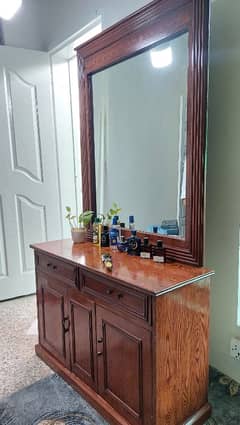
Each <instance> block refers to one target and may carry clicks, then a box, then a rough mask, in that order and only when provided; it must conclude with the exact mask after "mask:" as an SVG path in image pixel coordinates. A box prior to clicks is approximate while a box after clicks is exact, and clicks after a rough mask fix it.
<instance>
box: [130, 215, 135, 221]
mask: <svg viewBox="0 0 240 425" xmlns="http://www.w3.org/2000/svg"><path fill="white" fill-rule="evenodd" d="M129 223H134V215H130V216H129Z"/></svg>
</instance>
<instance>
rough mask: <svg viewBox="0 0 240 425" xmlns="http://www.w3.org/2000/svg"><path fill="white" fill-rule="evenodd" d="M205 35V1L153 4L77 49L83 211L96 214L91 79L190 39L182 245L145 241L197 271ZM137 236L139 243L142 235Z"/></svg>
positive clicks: (201, 228)
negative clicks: (139, 56) (182, 36)
mask: <svg viewBox="0 0 240 425" xmlns="http://www.w3.org/2000/svg"><path fill="white" fill-rule="evenodd" d="M208 31H209V0H156V1H153V2H151V3H150V4H148V5H146V6H145V7H143V8H142V9H140V10H138V11H137V12H135V13H133V14H132V15H130V16H128V17H127V18H126V19H123V20H122V21H120V22H118V23H117V24H115V25H113V26H112V27H110V28H108V29H107V30H105V31H103V32H102V33H100V34H99V35H97V36H96V37H94V38H93V39H91V40H90V41H88V42H86V43H84V44H83V45H81V46H79V47H78V48H77V49H76V50H77V55H78V66H79V90H80V126H81V157H82V185H83V209H84V210H88V209H90V210H93V211H96V180H95V157H94V128H93V94H92V75H93V74H94V73H96V72H98V71H101V70H103V69H105V68H107V67H109V66H111V65H113V64H116V63H118V62H121V61H123V60H125V59H127V58H129V57H131V56H134V55H136V54H139V53H141V52H143V51H144V50H146V49H148V48H149V47H150V46H154V45H155V44H156V43H159V42H160V41H161V40H165V39H166V40H168V39H171V38H174V37H175V36H177V35H180V34H181V33H184V32H188V33H189V69H188V98H187V185H186V194H187V195H186V234H185V239H184V240H183V239H180V238H178V237H173V236H171V237H170V236H166V235H159V234H154V233H147V235H148V236H149V239H150V241H151V242H154V241H155V242H156V240H157V239H160V238H161V239H162V240H163V242H164V244H165V246H166V249H167V257H168V258H169V259H173V260H177V261H180V262H184V263H190V264H194V265H197V266H200V265H202V262H203V233H204V182H205V180H204V178H205V176H204V174H205V173H204V167H205V164H204V159H205V138H206V108H207V59H208ZM126 233H127V231H126ZM138 234H139V236H140V237H143V236H144V235H145V234H146V233H145V232H141V231H139V232H138Z"/></svg>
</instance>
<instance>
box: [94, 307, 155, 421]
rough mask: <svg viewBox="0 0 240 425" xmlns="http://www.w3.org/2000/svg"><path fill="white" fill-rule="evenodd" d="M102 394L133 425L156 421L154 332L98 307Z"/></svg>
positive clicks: (98, 341)
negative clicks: (153, 370)
mask: <svg viewBox="0 0 240 425" xmlns="http://www.w3.org/2000/svg"><path fill="white" fill-rule="evenodd" d="M96 314H97V344H98V347H97V348H98V382H99V392H100V395H101V396H102V397H103V398H105V399H106V400H107V401H108V402H109V403H110V404H111V405H112V406H113V407H114V408H115V409H116V410H117V411H118V412H119V413H120V414H121V415H122V416H124V417H125V418H126V419H127V420H128V421H129V422H130V423H132V424H144V425H150V424H152V423H153V421H152V396H151V394H152V358H151V332H149V331H148V330H146V329H143V328H141V327H138V326H137V325H135V324H132V323H131V322H129V320H128V319H125V318H122V317H120V316H117V315H115V314H113V313H111V312H109V311H108V310H105V309H104V308H102V307H99V306H97V307H96Z"/></svg>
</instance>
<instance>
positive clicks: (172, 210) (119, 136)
mask: <svg viewBox="0 0 240 425" xmlns="http://www.w3.org/2000/svg"><path fill="white" fill-rule="evenodd" d="M187 85H188V33H184V34H181V35H179V36H177V37H176V38H174V39H172V40H170V41H167V42H166V41H165V42H162V43H158V44H157V45H155V46H154V48H152V47H151V48H149V49H147V50H146V51H144V52H143V53H141V54H139V55H137V56H134V57H132V58H129V59H127V60H125V61H122V62H120V63H118V64H115V65H113V66H111V67H109V68H107V69H105V70H103V71H101V72H98V73H96V74H95V75H93V77H92V93H93V116H94V148H95V149H94V150H95V173H96V201H97V211H98V212H99V213H103V212H105V211H107V210H108V209H109V207H110V206H111V205H112V203H113V202H117V203H118V204H119V205H120V206H121V208H122V213H121V220H122V221H124V222H126V223H127V222H128V216H129V215H134V216H135V220H136V228H137V229H139V230H142V231H147V232H152V231H153V227H155V228H156V227H157V228H158V233H162V234H169V235H171V234H172V235H178V236H179V237H180V238H184V236H185V227H186V226H185V198H186V128H187V122H186V120H187ZM166 220H171V223H172V224H173V223H174V224H176V225H172V226H171V227H169V228H168V229H167V228H166V226H165V225H164V222H166Z"/></svg>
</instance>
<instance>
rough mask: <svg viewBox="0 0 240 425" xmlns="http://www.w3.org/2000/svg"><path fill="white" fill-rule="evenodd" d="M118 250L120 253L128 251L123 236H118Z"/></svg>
mask: <svg viewBox="0 0 240 425" xmlns="http://www.w3.org/2000/svg"><path fill="white" fill-rule="evenodd" d="M117 247H118V250H119V251H120V252H127V250H128V241H126V238H125V236H120V240H119V242H118V244H117Z"/></svg>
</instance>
